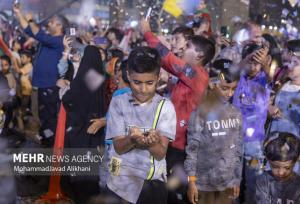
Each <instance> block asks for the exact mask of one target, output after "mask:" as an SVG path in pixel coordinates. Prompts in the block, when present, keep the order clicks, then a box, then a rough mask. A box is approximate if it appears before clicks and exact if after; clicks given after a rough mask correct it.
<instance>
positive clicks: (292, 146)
mask: <svg viewBox="0 0 300 204" xmlns="http://www.w3.org/2000/svg"><path fill="white" fill-rule="evenodd" d="M264 148H265V156H266V158H267V159H268V160H270V161H282V162H284V161H290V160H292V161H293V162H296V161H297V159H298V158H299V155H300V142H299V139H298V138H297V137H296V136H295V135H293V134H291V133H286V132H273V133H271V136H270V137H268V139H267V140H266V141H265V142H264Z"/></svg>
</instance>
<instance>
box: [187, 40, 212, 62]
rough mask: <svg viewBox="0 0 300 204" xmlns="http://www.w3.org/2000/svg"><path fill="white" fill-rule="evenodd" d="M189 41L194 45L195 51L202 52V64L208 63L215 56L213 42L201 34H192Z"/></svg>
mask: <svg viewBox="0 0 300 204" xmlns="http://www.w3.org/2000/svg"><path fill="white" fill-rule="evenodd" d="M190 42H191V43H192V44H193V45H194V46H195V48H196V51H197V52H201V51H202V52H203V53H204V56H203V57H204V58H203V61H202V66H205V65H206V64H207V63H209V62H210V61H211V60H212V59H213V58H214V56H215V52H216V48H215V44H214V43H213V42H212V41H210V40H208V39H207V38H205V37H203V36H193V37H191V39H190Z"/></svg>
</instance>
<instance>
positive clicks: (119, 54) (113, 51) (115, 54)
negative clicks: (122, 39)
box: [108, 48, 124, 61]
mask: <svg viewBox="0 0 300 204" xmlns="http://www.w3.org/2000/svg"><path fill="white" fill-rule="evenodd" d="M108 52H109V58H113V57H117V58H118V59H119V60H120V61H122V60H123V58H124V53H123V51H122V50H120V49H117V48H114V49H109V50H108Z"/></svg>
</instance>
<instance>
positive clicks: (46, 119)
mask: <svg viewBox="0 0 300 204" xmlns="http://www.w3.org/2000/svg"><path fill="white" fill-rule="evenodd" d="M14 12H15V15H16V17H17V19H18V21H19V22H20V25H21V27H22V28H23V29H24V32H25V33H26V34H28V35H29V36H31V37H33V38H34V39H36V40H37V41H39V43H40V46H39V49H38V53H37V55H36V58H35V61H34V63H33V78H32V85H33V86H34V87H37V88H38V106H39V118H40V122H41V127H40V132H39V134H40V136H41V137H42V143H43V144H44V145H46V146H52V145H53V141H54V137H53V136H54V134H55V129H56V122H57V111H58V107H59V106H58V102H59V97H58V87H57V86H56V81H57V79H58V77H59V74H58V68H57V64H58V62H59V59H60V58H61V57H62V52H63V50H64V46H63V35H64V28H65V27H66V25H67V23H68V22H67V20H66V19H65V18H64V17H62V16H59V15H55V16H53V17H52V18H51V19H50V20H49V23H48V27H47V28H48V33H46V32H45V31H44V30H42V29H41V28H39V26H38V25H37V24H36V23H34V21H33V19H32V17H31V16H27V17H26V18H25V17H24V15H23V14H22V11H21V9H20V8H19V7H17V6H14Z"/></svg>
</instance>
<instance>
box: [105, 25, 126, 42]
mask: <svg viewBox="0 0 300 204" xmlns="http://www.w3.org/2000/svg"><path fill="white" fill-rule="evenodd" d="M109 33H114V34H115V36H116V38H117V40H118V41H119V42H121V41H122V39H123V36H124V35H123V33H122V31H121V30H120V29H118V28H109V29H108V30H107V32H106V35H105V37H107V35H108V34H109Z"/></svg>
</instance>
